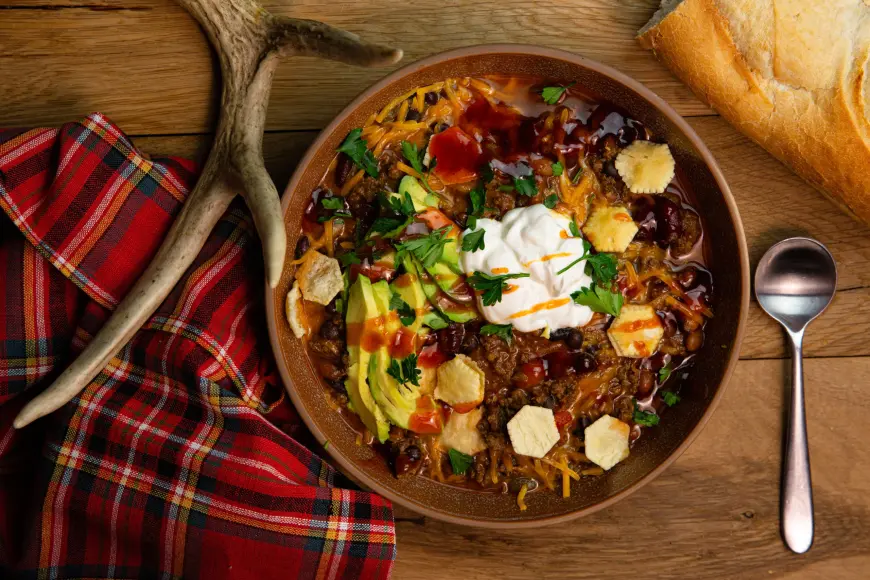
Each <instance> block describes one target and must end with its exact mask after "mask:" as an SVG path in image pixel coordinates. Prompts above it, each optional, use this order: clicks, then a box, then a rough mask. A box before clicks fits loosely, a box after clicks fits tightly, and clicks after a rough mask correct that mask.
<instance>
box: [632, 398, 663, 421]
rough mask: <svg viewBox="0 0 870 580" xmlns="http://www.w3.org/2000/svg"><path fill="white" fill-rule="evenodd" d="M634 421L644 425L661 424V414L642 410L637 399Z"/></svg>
mask: <svg viewBox="0 0 870 580" xmlns="http://www.w3.org/2000/svg"><path fill="white" fill-rule="evenodd" d="M633 419H634V422H635V423H637V424H638V425H643V426H644V427H653V426H655V425H658V424H659V416H658V415H656V414H655V413H650V412H649V411H641V410H640V408H639V407H638V406H637V401H635V402H634V417H633Z"/></svg>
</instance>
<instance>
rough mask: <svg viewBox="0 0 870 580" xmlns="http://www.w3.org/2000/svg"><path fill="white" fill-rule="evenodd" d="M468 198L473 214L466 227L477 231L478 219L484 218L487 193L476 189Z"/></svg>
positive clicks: (470, 215)
mask: <svg viewBox="0 0 870 580" xmlns="http://www.w3.org/2000/svg"><path fill="white" fill-rule="evenodd" d="M487 167H489V166H487ZM468 198H469V201H471V212H470V213H469V214H468V218H467V219H466V220H465V225H466V226H468V227H469V228H471V229H475V228H476V227H477V220H478V218H480V217H482V216H483V210H484V204H485V203H486V192H485V191H484V190H483V188H482V187H475V188H474V189H472V190H471V191H470V192H468Z"/></svg>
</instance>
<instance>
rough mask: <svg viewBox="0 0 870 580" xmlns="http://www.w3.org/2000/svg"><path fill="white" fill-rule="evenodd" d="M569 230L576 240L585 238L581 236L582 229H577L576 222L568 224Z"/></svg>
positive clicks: (572, 221)
mask: <svg viewBox="0 0 870 580" xmlns="http://www.w3.org/2000/svg"><path fill="white" fill-rule="evenodd" d="M568 229H569V230H571V235H572V236H574V237H575V238H580V237H583V236H582V235H581V234H580V228H579V227H577V222H575V221H574V220H571V223H570V224H568Z"/></svg>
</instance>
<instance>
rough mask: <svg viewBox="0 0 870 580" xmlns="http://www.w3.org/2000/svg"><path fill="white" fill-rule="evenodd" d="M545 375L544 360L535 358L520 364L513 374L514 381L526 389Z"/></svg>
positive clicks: (541, 379)
mask: <svg viewBox="0 0 870 580" xmlns="http://www.w3.org/2000/svg"><path fill="white" fill-rule="evenodd" d="M546 375H547V370H546V369H545V368H544V361H543V360H541V359H536V360H533V361H529V362H527V363H526V364H524V365H522V366H520V369H519V372H518V373H517V374H516V375H514V383H516V385H517V386H518V387H520V388H522V389H527V388H529V387H534V386H535V385H537V384H538V383H540V382H541V381H543V380H544V377H545V376H546Z"/></svg>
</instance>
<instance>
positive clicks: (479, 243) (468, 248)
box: [462, 229, 486, 252]
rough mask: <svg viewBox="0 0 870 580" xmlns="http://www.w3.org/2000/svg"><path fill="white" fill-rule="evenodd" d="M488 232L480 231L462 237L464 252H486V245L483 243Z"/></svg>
mask: <svg viewBox="0 0 870 580" xmlns="http://www.w3.org/2000/svg"><path fill="white" fill-rule="evenodd" d="M485 233H486V230H484V229H480V230H477V231H474V232H470V233H467V234H465V235H463V236H462V251H463V252H476V251H477V250H485V249H486V244H485V243H484V241H483V234H485Z"/></svg>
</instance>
